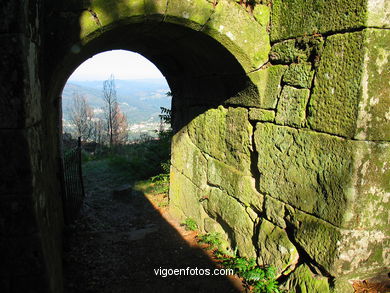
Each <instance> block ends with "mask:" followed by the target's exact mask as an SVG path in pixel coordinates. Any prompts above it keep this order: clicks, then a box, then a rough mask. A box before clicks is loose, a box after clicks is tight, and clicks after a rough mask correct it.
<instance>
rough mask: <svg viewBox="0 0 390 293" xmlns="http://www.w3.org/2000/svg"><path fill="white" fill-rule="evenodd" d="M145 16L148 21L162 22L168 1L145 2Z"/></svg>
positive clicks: (154, 0) (153, 0)
mask: <svg viewBox="0 0 390 293" xmlns="http://www.w3.org/2000/svg"><path fill="white" fill-rule="evenodd" d="M144 1H145V15H146V16H147V18H148V19H151V18H153V19H156V20H162V19H163V18H164V15H165V12H166V9H167V2H168V0H144Z"/></svg>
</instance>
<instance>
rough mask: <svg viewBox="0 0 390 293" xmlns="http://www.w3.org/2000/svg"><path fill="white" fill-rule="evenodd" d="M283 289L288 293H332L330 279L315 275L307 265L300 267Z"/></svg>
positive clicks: (289, 277) (290, 276)
mask: <svg viewBox="0 0 390 293" xmlns="http://www.w3.org/2000/svg"><path fill="white" fill-rule="evenodd" d="M283 288H285V289H286V290H288V292H302V293H330V292H331V290H330V287H329V280H328V278H326V277H323V276H321V275H317V274H315V273H313V272H312V271H311V270H310V268H309V266H308V265H307V264H302V265H300V266H299V267H298V268H297V269H296V270H295V271H294V272H293V273H292V274H291V275H289V276H288V279H287V281H286V282H285V284H284V286H283ZM332 292H333V291H332Z"/></svg>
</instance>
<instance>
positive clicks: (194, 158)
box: [171, 129, 207, 189]
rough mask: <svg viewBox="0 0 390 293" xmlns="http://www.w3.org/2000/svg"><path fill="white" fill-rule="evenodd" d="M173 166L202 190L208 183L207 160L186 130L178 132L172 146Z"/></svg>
mask: <svg viewBox="0 0 390 293" xmlns="http://www.w3.org/2000/svg"><path fill="white" fill-rule="evenodd" d="M171 150H172V151H171V156H172V158H171V162H172V165H173V166H174V167H175V168H176V169H177V170H178V171H179V172H181V173H182V174H184V175H185V176H186V177H188V178H191V180H192V182H193V183H194V184H195V185H196V186H198V187H199V188H201V189H204V188H205V186H206V183H207V175H206V172H207V170H206V169H207V160H206V159H205V158H204V156H203V154H202V153H201V151H200V150H199V149H198V148H197V147H196V146H195V145H194V144H193V143H192V141H191V140H190V138H189V136H188V133H187V131H186V129H182V130H181V131H179V132H177V133H176V134H175V135H174V136H173V138H172V144H171Z"/></svg>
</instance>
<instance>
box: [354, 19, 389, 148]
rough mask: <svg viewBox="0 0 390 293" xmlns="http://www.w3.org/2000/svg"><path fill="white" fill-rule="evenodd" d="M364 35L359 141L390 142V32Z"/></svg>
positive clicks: (366, 31) (358, 124) (368, 31)
mask: <svg viewBox="0 0 390 293" xmlns="http://www.w3.org/2000/svg"><path fill="white" fill-rule="evenodd" d="M389 14H390V12H389ZM364 35H365V41H364V46H365V55H364V66H363V78H362V91H363V95H362V99H361V100H360V101H359V102H360V103H359V114H358V120H357V133H356V136H355V137H356V138H357V139H366V140H387V141H390V86H389V80H390V53H389V52H390V45H389V44H390V31H389V30H383V29H381V30H380V29H366V30H364Z"/></svg>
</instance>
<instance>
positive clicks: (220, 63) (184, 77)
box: [57, 24, 249, 292]
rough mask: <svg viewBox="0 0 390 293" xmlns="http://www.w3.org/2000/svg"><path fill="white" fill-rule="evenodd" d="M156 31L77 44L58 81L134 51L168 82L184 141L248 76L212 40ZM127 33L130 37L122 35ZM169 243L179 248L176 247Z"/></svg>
mask: <svg viewBox="0 0 390 293" xmlns="http://www.w3.org/2000/svg"><path fill="white" fill-rule="evenodd" d="M156 28H157V27H154V26H152V27H150V25H129V26H123V27H118V28H116V29H113V30H112V31H109V32H107V33H105V34H102V35H101V37H99V38H97V39H95V40H93V41H92V42H91V43H89V44H87V45H86V46H84V47H83V48H82V49H81V48H78V45H73V46H72V48H71V53H70V55H69V56H68V57H69V59H67V61H66V62H64V64H67V66H65V67H64V68H62V69H61V70H60V71H59V72H58V74H59V79H60V80H65V77H66V76H69V71H70V70H71V69H73V68H74V66H75V65H77V64H80V62H82V61H83V60H85V59H86V58H88V57H90V56H92V55H94V54H96V53H98V52H101V51H105V50H112V49H126V50H133V51H134V50H136V51H137V52H139V53H141V54H142V55H144V56H146V57H147V58H148V59H149V60H151V61H153V62H154V63H155V64H156V66H157V67H158V68H159V69H160V70H161V72H162V73H163V74H164V75H165V77H166V79H167V81H168V83H169V86H170V88H171V90H172V94H173V100H172V115H173V120H172V122H173V123H172V126H173V130H174V134H175V135H176V134H177V140H178V141H180V140H181V134H179V132H180V131H181V130H183V129H185V128H186V126H187V125H188V123H190V121H192V120H193V119H194V118H196V117H198V116H199V115H201V114H202V113H205V112H207V111H208V110H209V109H216V108H217V107H218V106H220V105H222V104H226V107H228V105H229V102H228V101H227V100H228V99H229V98H231V97H234V96H237V95H238V94H239V93H240V92H242V91H243V90H245V89H247V88H248V86H249V84H248V78H247V76H246V74H245V72H244V70H243V69H242V67H241V65H240V64H239V63H238V62H237V61H236V59H235V58H234V57H233V56H232V55H231V54H230V53H229V52H228V51H227V50H226V49H225V48H224V47H223V46H221V45H220V44H219V43H218V42H216V41H215V40H213V39H211V38H210V37H208V36H206V35H204V34H202V33H199V32H195V31H192V30H188V29H184V28H183V27H180V26H177V25H171V24H169V25H168V24H167V25H165V24H164V25H161V26H159V27H158V28H159V31H158V32H157V33H156V32H155V31H154V30H156ZM148 30H153V31H150V32H148ZM130 32H131V33H130ZM124 34H125V35H126V38H124V37H123V35H124ZM173 35H175V38H174V39H172V36H173ZM156 44H157V45H156ZM65 59H66V58H65ZM65 73H66V74H65ZM57 80H58V79H57ZM62 83H63V82H62ZM59 88H60V87H59ZM65 90H67V88H65ZM186 143H187V142H184V143H181V142H176V146H177V147H178V148H180V146H181V145H185V144H186ZM178 156H179V157H180V156H181V155H180V154H179V155H176V158H178ZM176 160H177V159H176ZM94 167H97V166H94ZM195 168H196V167H195ZM95 175H98V174H96V173H95ZM118 213H119V212H118ZM150 217H153V216H150ZM201 225H203V224H201ZM152 228H153V227H142V228H141V230H147V229H151V231H152V230H153V229H154V228H153V229H152ZM153 231H154V230H153ZM135 232H137V231H135ZM122 236H123V235H122ZM110 237H111V238H110V239H115V237H114V238H112V236H110ZM130 237H131V236H130ZM106 238H107V236H106ZM168 238H175V237H169V236H168ZM83 243H85V241H83ZM170 245H171V246H178V245H179V246H180V244H178V243H171V244H170ZM84 248H85V247H84ZM84 248H80V249H84ZM164 249H165V248H164ZM188 253H189V254H193V252H188ZM188 253H187V254H188ZM142 257H143V256H142ZM152 257H153V254H152ZM136 263H137V262H136ZM138 263H139V262H138ZM205 285H206V286H210V284H205ZM214 285H215V284H214ZM227 286H228V287H229V286H230V285H227ZM228 287H226V288H228ZM68 288H69V287H68ZM208 288H210V287H208ZM75 292H76V291H75Z"/></svg>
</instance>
